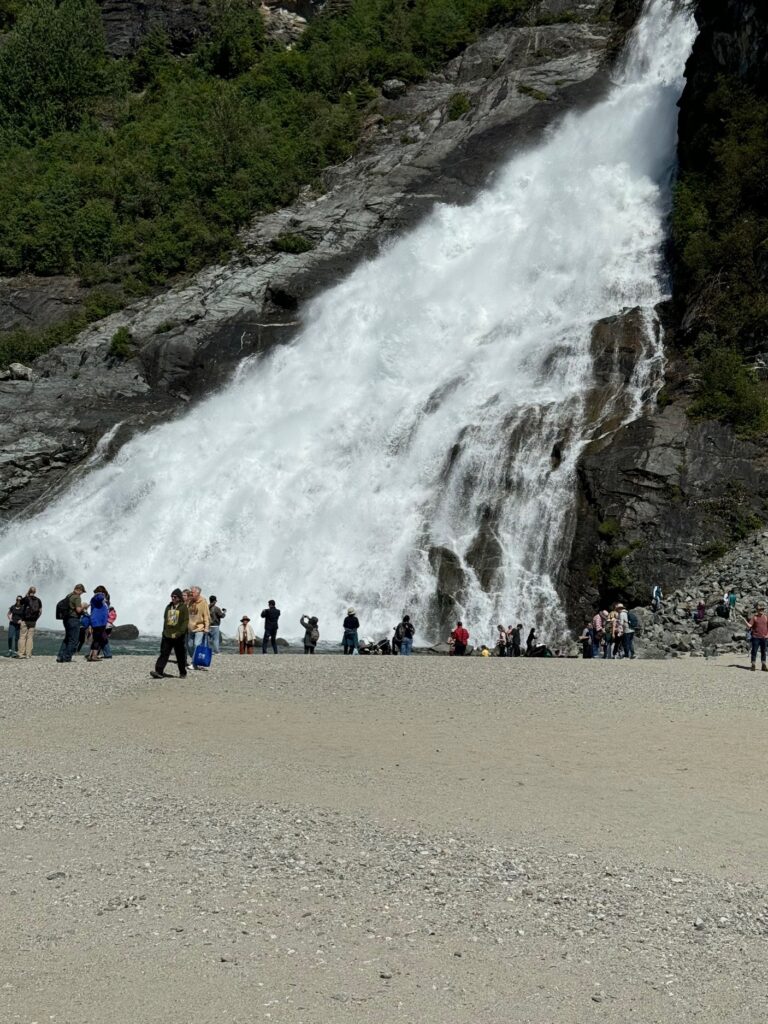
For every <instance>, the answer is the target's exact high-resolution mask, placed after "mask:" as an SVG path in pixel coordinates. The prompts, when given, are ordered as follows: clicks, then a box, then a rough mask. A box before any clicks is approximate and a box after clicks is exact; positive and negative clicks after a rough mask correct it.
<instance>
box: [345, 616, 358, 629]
mask: <svg viewBox="0 0 768 1024" xmlns="http://www.w3.org/2000/svg"><path fill="white" fill-rule="evenodd" d="M344 629H360V620H359V619H358V617H357V616H356V615H348V616H347V617H346V619H344Z"/></svg>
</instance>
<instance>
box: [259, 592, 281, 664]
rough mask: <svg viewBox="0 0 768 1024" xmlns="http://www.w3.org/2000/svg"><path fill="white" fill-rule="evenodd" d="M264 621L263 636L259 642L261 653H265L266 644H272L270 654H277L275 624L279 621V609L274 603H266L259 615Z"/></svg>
mask: <svg viewBox="0 0 768 1024" xmlns="http://www.w3.org/2000/svg"><path fill="white" fill-rule="evenodd" d="M261 617H262V619H264V636H263V637H262V640H261V653H262V654H266V653H267V644H269V643H271V644H272V653H273V654H277V623H278V622H279V620H280V609H279V608H278V607H276V605H275V602H274V601H268V602H267V607H266V608H265V609H264V611H263V612H262V613H261Z"/></svg>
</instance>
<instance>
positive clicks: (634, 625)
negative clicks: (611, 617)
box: [627, 612, 640, 629]
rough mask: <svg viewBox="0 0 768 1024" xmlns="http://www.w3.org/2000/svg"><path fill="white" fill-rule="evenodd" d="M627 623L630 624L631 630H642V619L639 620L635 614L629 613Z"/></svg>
mask: <svg viewBox="0 0 768 1024" xmlns="http://www.w3.org/2000/svg"><path fill="white" fill-rule="evenodd" d="M627 621H628V622H629V628H630V629H639V628H640V619H638V617H637V615H635V613H634V612H627Z"/></svg>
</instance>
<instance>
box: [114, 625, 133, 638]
mask: <svg viewBox="0 0 768 1024" xmlns="http://www.w3.org/2000/svg"><path fill="white" fill-rule="evenodd" d="M112 639H113V640H138V639H139V629H138V626H134V625H133V624H132V623H130V622H128V623H126V624H125V625H124V626H113V627H112Z"/></svg>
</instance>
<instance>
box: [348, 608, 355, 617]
mask: <svg viewBox="0 0 768 1024" xmlns="http://www.w3.org/2000/svg"><path fill="white" fill-rule="evenodd" d="M354 614H355V609H354V608H347V615H354Z"/></svg>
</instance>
